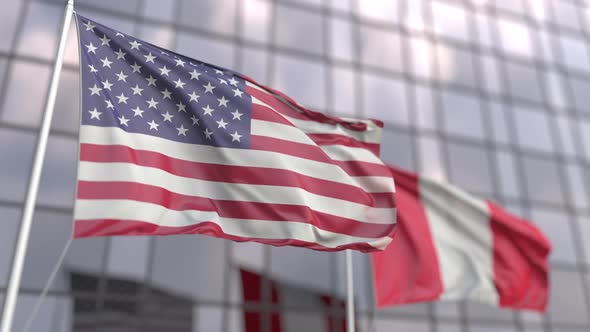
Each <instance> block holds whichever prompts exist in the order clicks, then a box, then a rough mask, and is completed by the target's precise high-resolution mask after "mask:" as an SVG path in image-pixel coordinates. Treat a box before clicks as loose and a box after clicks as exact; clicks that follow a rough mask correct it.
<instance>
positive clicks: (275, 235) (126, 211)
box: [75, 199, 390, 248]
mask: <svg viewBox="0 0 590 332" xmlns="http://www.w3.org/2000/svg"><path fill="white" fill-rule="evenodd" d="M76 204H77V206H76V207H77V209H76V215H75V219H76V220H89V219H122V220H125V219H128V220H137V221H143V222H148V223H152V224H155V225H160V226H169V227H182V226H191V225H196V224H198V223H201V222H213V223H216V224H218V225H219V226H220V227H221V228H222V230H223V231H224V232H225V233H227V234H230V235H234V236H240V237H250V236H252V234H256V236H257V237H259V238H264V239H295V240H300V241H305V242H311V243H318V244H320V245H322V246H325V247H328V248H335V247H337V246H341V245H346V244H350V243H354V242H360V243H363V242H366V243H368V244H369V245H372V246H374V247H375V248H379V247H381V248H382V247H383V246H384V245H387V244H388V243H389V242H390V240H389V241H387V240H383V239H379V240H377V241H375V239H372V238H363V237H355V236H349V235H344V234H338V233H333V232H329V231H325V230H322V229H319V228H317V227H315V226H313V225H311V224H305V223H300V222H289V221H274V220H249V219H235V218H220V217H219V216H218V215H217V213H215V212H203V211H176V210H170V209H167V208H165V207H163V206H160V205H157V204H152V203H145V202H137V201H132V200H122V199H117V200H85V199H78V200H77V202H76ZM162 221H165V222H166V223H165V224H164V223H162Z"/></svg>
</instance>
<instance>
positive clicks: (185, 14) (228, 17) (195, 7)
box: [180, 0, 236, 35]
mask: <svg viewBox="0 0 590 332" xmlns="http://www.w3.org/2000/svg"><path fill="white" fill-rule="evenodd" d="M234 15H236V0H201V1H193V0H183V1H182V7H181V11H180V22H181V23H183V24H186V25H189V26H193V27H196V28H199V29H203V30H207V31H212V32H218V33H222V34H226V35H233V34H234V33H235V19H234V18H235V16H234Z"/></svg>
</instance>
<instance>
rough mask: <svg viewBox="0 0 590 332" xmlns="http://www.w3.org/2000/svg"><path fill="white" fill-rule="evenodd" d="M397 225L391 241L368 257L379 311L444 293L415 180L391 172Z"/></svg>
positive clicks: (402, 173)
mask: <svg viewBox="0 0 590 332" xmlns="http://www.w3.org/2000/svg"><path fill="white" fill-rule="evenodd" d="M392 174H393V177H394V180H395V183H396V193H395V200H396V204H397V206H398V210H397V212H398V214H397V217H398V222H397V224H396V226H395V230H394V234H393V235H392V238H393V241H392V242H391V243H390V244H389V246H387V248H385V250H384V251H380V252H375V253H373V254H372V255H371V257H372V261H373V278H374V285H375V286H374V287H375V295H376V302H377V306H378V307H384V306H389V305H395V304H401V303H412V302H420V301H430V300H435V299H437V298H438V297H439V295H440V294H441V293H442V291H443V284H442V279H441V275H440V271H439V265H438V260H437V255H436V251H435V248H434V243H433V239H432V235H431V232H430V227H429V224H428V219H427V216H426V211H425V210H424V206H423V205H422V202H421V201H420V193H419V184H418V178H417V177H416V176H415V175H414V174H410V173H408V172H404V171H401V170H397V169H393V168H392Z"/></svg>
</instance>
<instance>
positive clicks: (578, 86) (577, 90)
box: [570, 77, 590, 113]
mask: <svg viewBox="0 0 590 332" xmlns="http://www.w3.org/2000/svg"><path fill="white" fill-rule="evenodd" d="M570 86H571V91H572V94H573V97H574V100H573V102H574V107H575V108H576V110H578V112H584V113H590V108H588V105H590V93H588V91H590V81H588V80H582V79H578V78H574V77H570Z"/></svg>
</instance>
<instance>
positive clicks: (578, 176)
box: [565, 164, 589, 209]
mask: <svg viewBox="0 0 590 332" xmlns="http://www.w3.org/2000/svg"><path fill="white" fill-rule="evenodd" d="M565 168H566V171H567V179H568V183H569V190H570V193H571V196H570V197H572V202H571V204H572V205H573V206H574V207H576V208H578V209H586V208H588V207H589V205H588V196H587V193H586V189H587V187H586V185H585V183H586V181H585V179H586V178H587V177H588V174H587V168H582V167H580V166H579V165H578V164H567V166H566V167H565Z"/></svg>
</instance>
